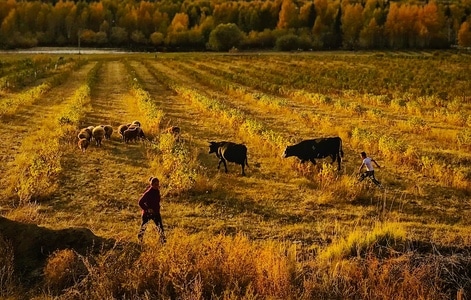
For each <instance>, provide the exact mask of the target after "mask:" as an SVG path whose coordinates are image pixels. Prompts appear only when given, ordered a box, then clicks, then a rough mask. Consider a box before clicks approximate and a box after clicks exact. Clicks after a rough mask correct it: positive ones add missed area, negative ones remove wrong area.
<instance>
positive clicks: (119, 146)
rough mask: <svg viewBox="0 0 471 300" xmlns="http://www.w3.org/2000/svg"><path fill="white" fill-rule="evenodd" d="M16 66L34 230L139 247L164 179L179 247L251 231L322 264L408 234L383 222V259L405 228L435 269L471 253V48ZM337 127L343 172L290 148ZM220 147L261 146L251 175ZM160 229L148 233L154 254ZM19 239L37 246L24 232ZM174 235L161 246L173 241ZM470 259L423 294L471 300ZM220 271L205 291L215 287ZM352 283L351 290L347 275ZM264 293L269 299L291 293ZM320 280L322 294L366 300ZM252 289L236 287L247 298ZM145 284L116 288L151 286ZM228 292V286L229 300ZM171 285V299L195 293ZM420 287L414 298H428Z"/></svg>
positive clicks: (40, 60)
mask: <svg viewBox="0 0 471 300" xmlns="http://www.w3.org/2000/svg"><path fill="white" fill-rule="evenodd" d="M59 57H62V59H59ZM0 64H1V65H0V122H1V124H2V126H1V127H0V136H2V137H3V138H2V142H1V143H0V162H1V163H0V173H1V174H4V175H3V176H1V177H0V199H1V200H0V212H1V216H2V217H4V218H6V219H8V220H10V221H13V222H14V223H13V224H16V226H17V227H18V228H23V227H22V226H23V225H25V224H29V225H39V226H41V227H44V228H47V229H50V230H61V229H71V228H76V227H79V228H86V229H89V230H91V231H92V232H93V234H94V235H95V236H97V237H100V238H103V239H111V240H116V241H119V242H123V243H127V242H132V243H135V242H137V238H136V235H137V231H138V228H139V225H140V210H139V208H138V206H137V199H138V198H139V196H140V194H141V193H142V192H143V190H144V189H145V188H146V186H147V179H148V177H149V176H158V177H159V178H161V185H162V193H163V208H162V217H163V222H164V225H165V227H166V229H167V232H168V236H169V240H171V239H172V235H173V236H174V237H175V239H176V238H177V237H179V238H180V239H183V240H191V237H192V236H193V235H194V236H195V237H196V236H200V235H203V236H205V237H206V239H207V240H211V239H214V238H216V237H218V236H220V235H223V236H230V237H231V236H232V237H233V236H238V235H239V234H240V235H243V236H244V237H245V238H247V240H248V241H249V242H248V243H252V242H253V243H256V242H262V243H271V242H275V243H280V245H281V244H283V245H288V246H287V247H288V248H289V247H291V246H293V247H295V248H296V253H297V254H296V255H295V256H296V257H297V258H296V261H297V262H299V263H300V264H301V263H305V262H313V261H314V262H316V263H319V264H321V263H320V262H319V261H318V259H320V258H321V257H325V256H327V257H329V255H333V254H332V252H330V251H334V250H332V247H333V246H334V245H340V244H341V243H340V241H341V240H342V239H345V241H346V242H347V243H348V241H349V239H352V238H353V237H354V236H356V235H358V238H359V239H360V240H362V239H363V238H366V237H367V236H368V235H369V234H370V233H371V232H374V231H375V230H377V229H378V228H380V231H381V229H383V230H385V231H387V230H390V229H385V228H394V229H391V230H392V233H390V232H386V233H384V232H383V233H384V234H385V236H386V237H389V238H391V239H392V240H388V239H387V242H386V244H383V243H382V242H378V240H375V241H374V242H372V244H371V245H370V246H371V249H370V248H368V246H367V247H366V248H368V249H369V251H371V252H373V253H376V252H375V250H374V249H373V248H375V247H376V246H377V244H379V245H380V246H381V247H386V248H388V247H392V248H394V249H395V250H396V251H399V250H398V249H397V248H395V246H394V245H392V244H393V240H394V236H395V234H397V235H398V236H402V237H403V238H404V240H402V243H403V244H401V245H402V246H401V251H404V253H406V252H407V253H410V252H408V251H412V253H417V252H420V253H421V255H422V254H424V255H425V254H426V255H431V256H432V258H431V260H430V261H429V263H430V264H429V266H431V267H430V270H429V271H430V272H431V273H433V270H434V269H433V266H436V265H435V264H436V263H437V261H438V258H443V257H444V256H445V257H448V255H453V253H455V254H456V253H461V254H463V253H464V254H467V255H468V256H469V253H470V251H471V229H470V228H471V218H470V216H471V80H470V79H469V74H471V67H470V66H471V55H470V54H469V53H468V54H467V53H458V52H366V53H361V52H359V53H351V52H345V53H344V52H329V53H318V52H313V53H287V54H279V53H250V54H239V53H232V54H212V53H199V54H193V53H181V54H171V53H158V54H153V53H148V54H129V55H123V54H96V55H88V54H82V55H78V54H60V55H59V54H57V55H56V54H16V55H13V54H12V55H3V56H2V58H1V59H0ZM133 120H139V121H141V123H142V128H143V130H144V132H145V133H146V135H147V140H145V141H140V142H138V143H130V144H125V143H123V142H122V141H121V139H120V136H119V135H118V133H117V129H118V126H119V125H121V124H126V123H129V122H131V121H133ZM100 124H103V125H104V124H110V125H112V126H113V128H114V130H115V131H114V133H113V135H112V138H111V139H110V140H105V141H104V142H103V146H102V147H97V146H95V145H94V144H92V145H90V147H89V148H88V149H87V151H86V152H85V153H81V152H80V151H79V149H78V147H77V134H78V132H79V130H80V129H81V128H83V127H87V126H90V125H93V126H98V125H100ZM170 125H176V126H179V127H180V128H181V129H182V134H181V141H180V142H178V141H174V140H173V138H172V137H171V136H169V135H168V134H165V133H164V132H163V130H164V129H165V128H167V127H168V126H170ZM326 136H340V137H341V138H342V140H343V147H344V152H345V156H344V160H343V163H342V170H341V171H340V172H337V171H336V170H335V167H334V166H332V165H331V164H330V160H329V159H325V160H322V159H321V160H318V161H317V162H318V163H317V166H313V165H311V164H310V163H309V164H305V165H302V164H300V163H299V162H298V160H297V159H296V158H293V157H291V158H281V154H282V153H283V150H284V149H285V147H286V146H287V145H292V144H294V143H297V142H299V141H301V140H303V139H310V138H316V137H326ZM221 140H226V141H234V142H238V143H244V144H245V145H246V146H247V148H248V162H249V167H248V168H246V173H247V176H241V175H240V166H238V165H235V164H230V163H229V164H228V168H229V173H227V174H226V173H224V172H223V168H221V170H220V171H218V170H217V163H218V160H217V158H216V156H215V155H214V154H211V155H210V154H208V149H209V148H208V145H209V143H208V142H209V141H221ZM361 151H366V152H367V153H368V154H369V155H370V156H372V157H373V158H375V159H376V160H377V161H378V163H379V164H380V165H381V166H382V168H381V169H376V177H377V178H378V179H379V180H380V181H381V182H382V184H383V186H384V187H385V189H384V190H380V189H377V188H375V187H374V186H371V185H370V184H369V183H368V182H367V181H365V182H363V183H361V184H360V183H358V182H357V181H356V174H357V169H358V167H359V166H360V164H361V159H360V157H359V153H360V152H361ZM0 224H1V223H0ZM5 232H7V231H5ZM8 232H9V231H8ZM16 234H17V236H26V237H27V236H28V233H16ZM155 235H156V232H155V230H153V228H151V229H149V230H148V233H147V238H148V239H149V241H148V242H147V244H148V245H149V247H150V248H151V249H153V248H152V247H154V246H155V241H154V240H153V238H152V237H153V236H155ZM181 235H183V237H181ZM380 235H381V234H380ZM391 236H392V237H391ZM4 240H5V241H9V240H12V242H11V243H12V244H13V246H12V247H13V249H16V251H20V249H21V246H19V245H18V246H15V243H19V241H17V240H15V238H14V237H12V236H8V235H5V236H4ZM33 240H34V239H33V238H32V241H31V242H30V243H31V245H33V246H35V247H39V245H38V244H35V242H34V241H33ZM52 240H53V238H51V240H50V242H51V243H52V242H53V241H52ZM15 241H16V242H15ZM47 242H48V241H46V242H43V243H47ZM54 243H58V242H57V241H54ZM169 243H170V245H165V246H162V247H161V248H159V249H161V250H159V251H163V252H164V253H166V252H168V251H170V249H172V248H170V247H171V245H172V244H171V243H172V242H169ZM175 243H176V242H175ZM375 243H377V244H375ZM59 244H60V243H59ZM360 244H361V243H360ZM2 245H8V243H7V242H6V243H2ZM189 245H190V246H188V247H189V248H191V247H192V246H191V245H192V244H191V243H190V242H189ZM375 245H376V246H375ZM174 246H175V245H174ZM5 247H6V246H5ZM64 247H65V246H64V245H61V246H60V247H58V248H64ZM158 247H160V246H158ZM166 247H169V248H166ZM175 247H177V246H175ZM182 247H183V246H182ZM195 247H196V246H195ZM329 247H330V248H329ZM339 247H340V246H339ZM352 247H353V248H355V247H360V246H358V245H357V246H352ZM289 249H291V248H289ZM437 249H438V250H437ZM357 250H358V249H357ZM435 250H436V251H437V252H434V251H435ZM144 251H150V253H152V251H157V250H155V249H154V250H149V249H148V250H144ZM358 253H360V252H358ZM18 255H20V254H17V256H18ZM149 255H150V254H149ZM434 255H437V256H434ZM334 256H335V255H334ZM360 256H361V257H363V258H364V257H365V256H363V255H360ZM353 257H355V255H353ZM395 257H396V258H397V256H395ZM437 257H438V258H437ZM465 257H466V255H465ZM45 258H46V256H44V258H43V259H42V260H39V262H36V264H35V263H33V262H31V261H28V259H27V258H24V257H23V258H21V257H20V258H18V257H17V258H16V259H17V261H16V267H17V268H18V264H25V265H26V266H27V268H29V269H28V271H29V272H33V271H35V270H36V269H35V268H39V267H42V264H44V259H45ZM350 258H351V257H350V256H348V255H347V257H342V258H341V259H346V260H347V261H348V259H350ZM18 259H20V261H18ZM331 259H333V258H331ZM28 264H30V265H28ZM432 265H433V266H432ZM470 266H471V262H470V261H469V260H467V261H466V262H465V263H463V264H462V265H459V267H458V269H459V268H461V269H460V270H461V271H456V273H453V276H455V277H456V282H457V283H456V284H452V283H450V282H449V281H452V280H451V279H450V278H448V277H446V276H444V277H445V279H443V278H440V280H443V281H444V282H445V283H446V284H443V289H442V290H440V289H439V288H438V287H435V286H434V287H433V288H430V289H429V290H427V289H425V288H424V289H423V290H422V292H423V293H422V294H419V292H418V294H415V296H417V297H416V298H415V299H418V298H420V297H424V298H423V299H432V298H434V297H433V296H434V295H440V297H441V298H443V299H446V298H448V299H453V298H454V295H455V294H456V293H464V294H462V295H464V296H466V295H467V296H468V297H471V294H470V293H469V291H470V290H471V282H470V280H469V278H470V274H471V268H470ZM383 271H384V270H383ZM293 272H294V271H293ZM296 272H297V271H296ZM296 272H294V273H296ZM326 272H327V273H329V272H330V271H326ZM332 272H333V271H332ZM15 274H16V273H15ZM296 274H298V273H296ZM303 274H304V275H306V274H305V273H303ZM433 274H434V275H433V276H436V274H435V273H433ZM298 275H299V274H298ZM351 275H352V274H351ZM416 275H417V274H416ZM441 275H443V274H441ZM28 276H32V275H30V274H28V273H26V274H23V275H22V276H12V278H20V279H18V280H20V281H21V280H24V278H28ZM280 276H281V275H280ZM296 276H297V275H296ZM306 276H307V275H306ZM352 276H353V275H352ZM391 276H393V275H391ZM203 277H204V276H203ZM217 277H218V276H216V278H217ZM393 277H394V276H393ZM437 277H440V276H438V275H437ZM455 277H453V278H455ZM204 279H205V278H203V279H202V282H203V283H202V286H203V287H202V289H203V292H202V297H205V295H208V293H209V294H211V293H210V292H207V291H206V288H207V287H206V286H205V281H204ZM209 279H211V277H209ZM272 279H273V278H272ZM274 279H277V277H276V276H275V278H274ZM298 279H299V278H298ZM11 280H12V281H14V280H15V279H11ZM212 280H214V279H212ZM331 280H332V279H331ZM275 281H276V280H275ZM353 281H354V280H353ZM419 281H420V280H419ZM5 282H6V283H5ZM75 282H76V281H75ZM424 282H425V281H424ZM440 282H441V281H440ZM0 283H1V280H0ZM7 283H8V282H7V281H4V283H3V287H4V288H5V291H7V292H5V293H4V294H3V295H4V296H5V295H7V294H8V293H9V292H8V291H9V290H8V289H7V287H8V284H7ZM311 283H312V282H311ZM342 283H343V284H345V285H346V286H348V280H345V282H342ZM239 284H240V285H242V283H240V282H239ZM290 284H293V285H294V286H296V287H299V286H302V284H298V283H290ZM337 284H338V283H337ZM383 284H384V285H385V286H387V284H385V283H384V282H383ZM418 284H419V285H420V283H418ZM377 286H378V287H380V286H381V285H380V284H378V285H377ZM437 286H440V285H439V284H438V285H437ZM323 287H324V288H325V287H326V285H324V286H323ZM440 287H442V286H440ZM28 288H29V287H28V286H27V285H25V289H28ZM75 288H76V289H79V288H78V287H75ZM141 288H142V287H141ZM253 288H254V292H253V293H254V294H255V295H259V296H260V297H264V296H266V297H268V296H273V297H274V298H277V297H278V298H280V297H281V298H283V295H285V294H283V293H282V292H280V293H278V292H274V290H270V291H268V290H269V289H267V290H263V291H264V292H266V293H265V294H264V292H260V290H258V289H257V288H256V287H253ZM311 288H312V291H311V292H310V293H311V294H309V295H311V296H314V295H317V296H319V295H322V296H323V297H326V298H328V297H333V296H335V297H341V298H342V297H344V299H345V298H349V297H350V296H352V295H350V296H349V295H348V294H346V292H345V293H343V294H342V293H341V292H339V293H338V294H335V293H334V292H332V294H328V293H327V292H326V293H324V294H323V293H321V292H319V293H317V292H313V291H317V290H316V288H315V285H313V286H312V287H311ZM356 288H358V290H355V291H358V293H354V295H362V298H363V299H386V298H387V295H386V296H384V298H382V296H380V295H379V294H378V293H379V292H378V293H376V294H374V293H373V294H370V295H369V296H368V295H366V294H360V292H359V291H360V288H359V287H356ZM123 289H124V290H126V289H125V288H123ZM143 289H145V288H143ZM225 289H226V291H227V290H232V291H235V290H237V289H235V288H233V287H225ZM283 289H284V288H283V287H279V290H283ZM304 289H306V281H304ZM345 289H347V288H345ZM404 289H406V288H404ZM176 290H177V291H178V289H176ZM223 290H224V289H223ZM248 290H250V289H248V288H247V289H243V291H239V292H240V293H239V294H237V293H236V294H235V295H242V296H243V295H245V296H246V297H248V296H247V295H248V292H247V291H248ZM432 290H434V291H435V292H436V294H433V293H432ZM133 291H134V292H129V291H127V292H126V291H124V292H116V293H117V294H118V295H116V293H115V294H113V295H115V296H113V297H117V298H119V297H123V295H127V296H130V295H134V296H136V295H141V296H142V295H143V294H145V293H144V292H142V290H139V288H136V290H133ZM185 291H187V290H185ZM218 291H219V290H218V289H217V288H214V287H213V293H215V294H216V297H220V298H223V296H222V295H223V293H222V292H221V293H219V292H218ZM277 291H278V290H277ZM390 291H391V292H394V291H395V290H394V289H393V288H391V290H390ZM285 292H286V291H285ZM396 292H397V291H396ZM120 293H121V294H120ZM133 293H134V294H133ZM168 293H169V294H165V293H164V292H162V294H160V295H161V296H163V297H171V296H172V295H174V296H177V297H181V298H185V296H184V293H183V294H182V293H181V294H179V293H178V292H175V291H174V293H175V294H172V293H170V292H168ZM244 293H245V294H244ZM293 293H294V292H293ZM303 293H304V296H303V297H306V298H305V299H309V296H308V293H307V292H306V291H305V290H304V292H303ZM316 293H317V294H316ZM385 293H386V292H385ZM427 293H428V294H427ZM466 293H468V294H466ZM11 294H14V292H11ZM85 294H86V293H85ZM85 294H84V295H85ZM87 295H88V296H90V294H87ZM150 295H151V296H148V297H152V294H150ZM290 295H291V297H293V298H302V297H297V296H294V295H295V294H290ZM406 295H407V293H405V292H404V295H402V296H400V297H399V298H398V299H414V298H408V296H406ZM242 296H241V297H242ZM375 296H376V297H375ZM442 296H443V297H442ZM84 297H85V296H84ZM90 297H91V298H94V296H90ZM410 297H413V296H410ZM430 297H431V298H430ZM463 299H464V298H463ZM466 299H467V298H466Z"/></svg>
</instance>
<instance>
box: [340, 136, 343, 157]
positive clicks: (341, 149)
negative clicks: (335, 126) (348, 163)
mask: <svg viewBox="0 0 471 300" xmlns="http://www.w3.org/2000/svg"><path fill="white" fill-rule="evenodd" d="M339 154H340V157H342V158H343V147H342V139H340V147H339Z"/></svg>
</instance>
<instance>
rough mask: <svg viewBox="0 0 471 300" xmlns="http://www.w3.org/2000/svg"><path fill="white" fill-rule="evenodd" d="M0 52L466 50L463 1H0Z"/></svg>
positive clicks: (466, 2) (469, 40)
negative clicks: (110, 49) (80, 49)
mask: <svg viewBox="0 0 471 300" xmlns="http://www.w3.org/2000/svg"><path fill="white" fill-rule="evenodd" d="M0 25H1V27H0V48H3V49H12V48H29V47H36V46H69V47H77V46H79V47H80V46H83V47H119V48H126V49H136V50H142V49H148V50H157V51H166V50H167V51H188V50H197V51H207V50H213V51H228V50H239V49H241V50H260V49H264V50H271V49H275V50H283V51H290V50H327V49H329V50H332V49H347V50H356V49H383V50H384V49H444V48H450V47H470V46H471V1H470V0H463V1H394V2H393V1H387V0H360V1H353V0H314V1H307V0H269V1H261V0H258V1H242V0H239V1H220V0H162V1H133V0H123V1H112V0H103V1H99V2H96V1H62V0H61V1H19V0H0Z"/></svg>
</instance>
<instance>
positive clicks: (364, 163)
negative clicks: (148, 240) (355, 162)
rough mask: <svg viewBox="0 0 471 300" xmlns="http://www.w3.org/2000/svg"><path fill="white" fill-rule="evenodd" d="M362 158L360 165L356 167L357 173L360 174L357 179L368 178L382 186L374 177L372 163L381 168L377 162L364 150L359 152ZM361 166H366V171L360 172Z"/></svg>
mask: <svg viewBox="0 0 471 300" xmlns="http://www.w3.org/2000/svg"><path fill="white" fill-rule="evenodd" d="M360 155H361V158H362V159H363V160H362V163H361V166H360V168H359V169H358V173H359V174H360V177H359V180H360V181H363V180H364V179H365V178H367V177H368V178H370V179H371V181H373V183H374V184H376V185H377V186H379V187H382V185H381V183H380V182H379V181H378V180H377V179H376V177H375V171H374V168H373V163H374V164H375V165H376V166H377V167H378V168H381V166H380V165H378V163H377V162H376V161H375V160H374V159H372V158H371V157H369V156H367V155H366V152H361V153H360ZM363 167H366V171H365V172H363V173H362V170H363Z"/></svg>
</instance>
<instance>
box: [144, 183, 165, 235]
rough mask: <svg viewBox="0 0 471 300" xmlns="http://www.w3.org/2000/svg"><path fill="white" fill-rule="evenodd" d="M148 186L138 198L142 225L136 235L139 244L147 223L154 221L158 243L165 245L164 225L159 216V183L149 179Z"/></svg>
mask: <svg viewBox="0 0 471 300" xmlns="http://www.w3.org/2000/svg"><path fill="white" fill-rule="evenodd" d="M149 184H150V186H149V187H148V188H147V189H146V190H145V191H144V193H143V194H142V196H141V197H140V198H139V202H138V203H139V207H140V208H141V209H142V224H141V228H140V230H139V233H138V235H137V237H138V239H139V242H141V243H142V241H143V238H144V233H145V231H146V227H147V223H149V221H151V220H152V221H154V223H155V225H157V228H158V231H159V234H160V241H161V242H162V243H165V241H166V239H165V234H164V225H163V223H162V216H161V215H160V200H161V197H160V182H159V179H158V178H157V177H150V178H149Z"/></svg>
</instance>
